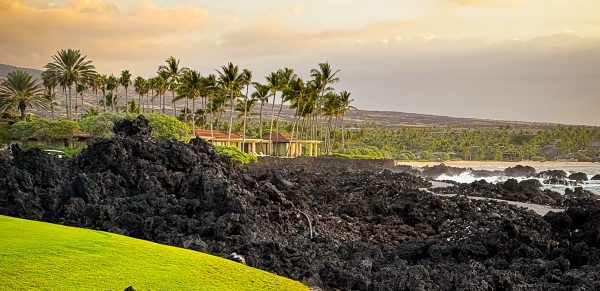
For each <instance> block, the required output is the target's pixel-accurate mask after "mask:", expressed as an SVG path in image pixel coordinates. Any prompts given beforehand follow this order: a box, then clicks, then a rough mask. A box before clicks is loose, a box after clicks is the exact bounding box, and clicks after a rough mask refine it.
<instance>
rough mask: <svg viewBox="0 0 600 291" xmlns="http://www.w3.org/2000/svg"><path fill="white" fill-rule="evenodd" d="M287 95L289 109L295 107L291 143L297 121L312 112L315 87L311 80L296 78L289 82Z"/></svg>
mask: <svg viewBox="0 0 600 291" xmlns="http://www.w3.org/2000/svg"><path fill="white" fill-rule="evenodd" d="M287 96H288V97H287V99H288V101H289V102H290V109H295V111H294V121H293V123H292V133H291V135H290V143H293V140H294V134H295V133H296V126H297V125H298V121H299V120H300V118H305V117H306V116H307V115H309V114H311V113H312V108H311V107H312V106H313V105H314V97H315V87H314V86H313V84H312V83H311V82H308V83H305V82H304V81H303V80H302V79H301V78H297V79H296V80H294V81H292V82H291V83H290V88H289V90H288V92H287ZM288 149H289V148H288ZM287 154H291V152H290V151H289V150H288V152H287ZM287 154H286V155H287Z"/></svg>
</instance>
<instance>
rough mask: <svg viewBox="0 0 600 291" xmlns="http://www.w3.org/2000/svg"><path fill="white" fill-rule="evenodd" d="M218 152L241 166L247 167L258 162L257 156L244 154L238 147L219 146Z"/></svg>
mask: <svg viewBox="0 0 600 291" xmlns="http://www.w3.org/2000/svg"><path fill="white" fill-rule="evenodd" d="M216 149H217V152H218V153H219V154H220V155H223V156H226V157H229V158H231V159H232V160H233V161H234V162H236V163H237V164H239V165H247V164H250V163H254V162H256V160H257V159H256V156H255V155H251V154H247V153H244V152H242V151H241V150H240V149H238V148H236V147H228V146H217V147H216Z"/></svg>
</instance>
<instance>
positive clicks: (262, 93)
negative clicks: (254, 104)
mask: <svg viewBox="0 0 600 291" xmlns="http://www.w3.org/2000/svg"><path fill="white" fill-rule="evenodd" d="M254 90H255V91H254V92H253V93H252V99H256V100H258V101H260V110H259V113H258V116H259V121H258V126H259V129H258V132H259V136H258V138H262V135H263V121H262V113H263V106H264V104H265V103H268V102H269V96H271V95H270V94H271V93H270V90H269V86H266V85H262V84H259V83H254Z"/></svg>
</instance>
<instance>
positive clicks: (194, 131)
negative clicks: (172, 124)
mask: <svg viewBox="0 0 600 291" xmlns="http://www.w3.org/2000/svg"><path fill="white" fill-rule="evenodd" d="M192 133H193V134H194V136H196V98H192Z"/></svg>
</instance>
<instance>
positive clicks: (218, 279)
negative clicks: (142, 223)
mask: <svg viewBox="0 0 600 291" xmlns="http://www.w3.org/2000/svg"><path fill="white" fill-rule="evenodd" d="M0 250H1V251H0V286H2V289H8V290H74V289H78V290H123V289H125V288H126V287H128V286H133V287H134V288H135V289H136V290H307V288H306V287H305V286H304V285H302V284H301V283H299V282H295V281H292V280H290V279H286V278H283V277H279V276H276V275H273V274H270V273H267V272H264V271H260V270H257V269H253V268H250V267H247V266H245V265H242V264H239V263H235V262H233V261H230V260H226V259H222V258H219V257H215V256H211V255H208V254H204V253H200V252H195V251H191V250H186V249H180V248H175V247H170V246H165V245H160V244H156V243H152V242H148V241H144V240H139V239H133V238H129V237H125V236H121V235H116V234H112V233H107V232H102V231H95V230H88V229H82V228H75V227H66V226H62V225H56V224H50V223H44V222H37V221H31V220H24V219H18V218H12V217H7V216H0Z"/></svg>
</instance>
